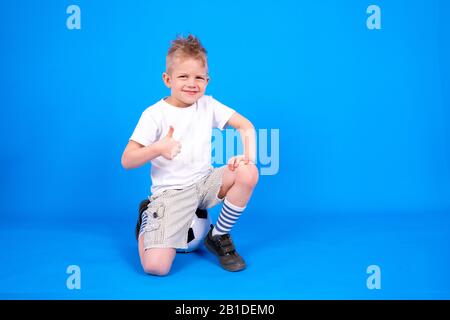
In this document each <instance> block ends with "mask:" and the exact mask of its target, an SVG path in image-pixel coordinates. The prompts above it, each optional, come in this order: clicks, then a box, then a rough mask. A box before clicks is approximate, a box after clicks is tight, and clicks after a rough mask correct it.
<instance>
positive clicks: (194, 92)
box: [183, 90, 198, 96]
mask: <svg viewBox="0 0 450 320" xmlns="http://www.w3.org/2000/svg"><path fill="white" fill-rule="evenodd" d="M183 92H184V93H187V94H189V95H192V96H193V95H194V94H197V93H198V91H186V90H183Z"/></svg>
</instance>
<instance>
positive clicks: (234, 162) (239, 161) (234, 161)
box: [228, 155, 253, 171]
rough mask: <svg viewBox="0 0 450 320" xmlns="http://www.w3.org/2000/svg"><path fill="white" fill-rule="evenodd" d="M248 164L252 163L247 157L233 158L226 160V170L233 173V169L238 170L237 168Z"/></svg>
mask: <svg viewBox="0 0 450 320" xmlns="http://www.w3.org/2000/svg"><path fill="white" fill-rule="evenodd" d="M249 163H253V161H251V160H250V159H249V158H248V157H247V156H245V155H241V156H235V157H232V158H230V160H228V169H230V170H231V171H234V169H236V168H238V167H239V166H242V165H247V164H249Z"/></svg>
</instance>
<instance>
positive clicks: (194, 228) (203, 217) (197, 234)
mask: <svg viewBox="0 0 450 320" xmlns="http://www.w3.org/2000/svg"><path fill="white" fill-rule="evenodd" d="M211 226H212V224H211V217H210V216H209V214H208V211H207V210H202V209H197V211H195V214H194V217H193V218H192V222H191V226H190V227H189V230H188V235H187V245H188V247H187V249H177V252H181V253H187V252H192V251H194V250H197V249H198V248H199V246H200V244H201V243H202V241H203V239H204V238H205V236H206V234H207V233H208V231H209V229H210V227H211Z"/></svg>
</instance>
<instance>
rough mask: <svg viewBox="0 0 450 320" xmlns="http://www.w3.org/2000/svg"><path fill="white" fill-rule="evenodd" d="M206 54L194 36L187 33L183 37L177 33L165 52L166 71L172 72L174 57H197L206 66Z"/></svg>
mask: <svg viewBox="0 0 450 320" xmlns="http://www.w3.org/2000/svg"><path fill="white" fill-rule="evenodd" d="M206 55H207V52H206V49H205V48H204V47H203V45H202V44H201V42H200V40H199V39H198V38H197V37H196V36H194V35H192V34H189V35H188V37H187V38H184V37H183V36H181V35H178V36H177V38H176V39H175V40H172V42H171V45H170V48H169V51H168V52H167V56H166V71H167V72H168V73H170V72H172V65H173V60H174V59H176V58H179V59H186V58H193V59H197V60H200V61H201V62H202V63H203V65H204V66H205V67H206V68H207V67H208V61H207V57H206Z"/></svg>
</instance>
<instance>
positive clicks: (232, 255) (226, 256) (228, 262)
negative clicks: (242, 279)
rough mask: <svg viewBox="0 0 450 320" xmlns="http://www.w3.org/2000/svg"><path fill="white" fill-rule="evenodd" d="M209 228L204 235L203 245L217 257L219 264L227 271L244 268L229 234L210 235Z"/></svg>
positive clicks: (243, 263)
mask: <svg viewBox="0 0 450 320" xmlns="http://www.w3.org/2000/svg"><path fill="white" fill-rule="evenodd" d="M212 230H213V228H211V230H209V232H208V234H207V235H206V237H205V247H206V248H207V249H208V250H209V251H210V252H211V253H212V254H214V255H216V256H217V257H218V258H219V261H220V264H221V265H222V267H223V268H224V269H225V270H228V271H241V270H243V269H245V267H246V265H245V261H244V259H242V257H241V256H240V255H239V254H238V253H237V251H236V248H235V247H234V244H233V240H232V239H231V236H230V235H229V234H228V233H226V234H223V235H215V236H213V235H212Z"/></svg>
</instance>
